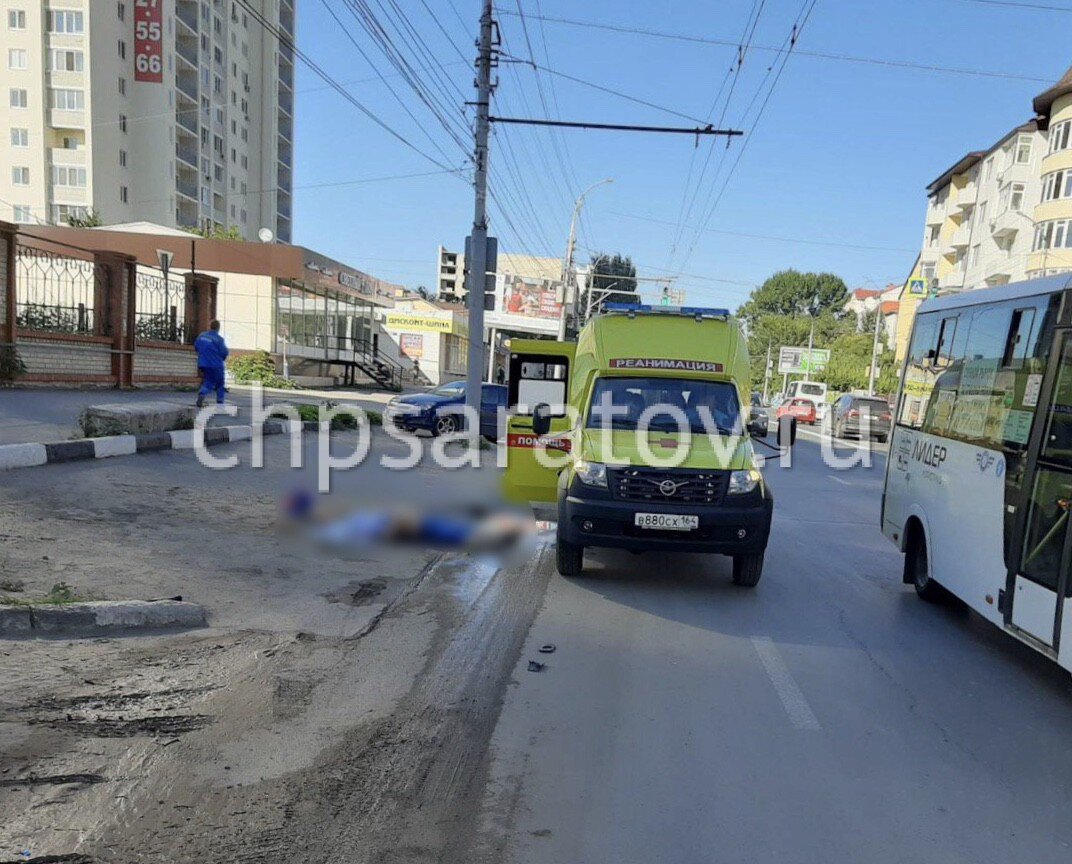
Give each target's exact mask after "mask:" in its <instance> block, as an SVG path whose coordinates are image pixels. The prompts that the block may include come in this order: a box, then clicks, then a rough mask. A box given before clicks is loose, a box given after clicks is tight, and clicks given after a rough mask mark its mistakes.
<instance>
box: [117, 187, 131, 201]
mask: <svg viewBox="0 0 1072 864" xmlns="http://www.w3.org/2000/svg"><path fill="white" fill-rule="evenodd" d="M119 200H120V201H122V202H123V203H124V204H126V203H127V202H128V201H129V200H130V191H129V190H128V189H127V187H126V186H120V187H119Z"/></svg>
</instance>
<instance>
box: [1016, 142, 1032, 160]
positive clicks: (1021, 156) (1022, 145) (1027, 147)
mask: <svg viewBox="0 0 1072 864" xmlns="http://www.w3.org/2000/svg"><path fill="white" fill-rule="evenodd" d="M1030 161H1031V136H1030V135H1021V136H1020V137H1019V138H1017V139H1016V164H1017V165H1026V164H1027V163H1028V162H1030Z"/></svg>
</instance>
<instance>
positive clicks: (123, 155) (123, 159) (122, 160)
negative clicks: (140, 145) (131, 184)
mask: <svg viewBox="0 0 1072 864" xmlns="http://www.w3.org/2000/svg"><path fill="white" fill-rule="evenodd" d="M119 167H120V168H126V167H127V151H126V150H120V151H119Z"/></svg>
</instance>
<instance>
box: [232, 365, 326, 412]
mask: <svg viewBox="0 0 1072 864" xmlns="http://www.w3.org/2000/svg"><path fill="white" fill-rule="evenodd" d="M228 365H229V366H230V367H231V374H232V375H234V379H235V381H236V382H237V383H239V384H254V383H260V384H261V385H262V386H264V387H275V388H276V389H279V390H297V389H298V385H297V384H295V383H294V382H293V381H290V380H289V379H287V378H284V377H283V376H282V375H279V374H278V373H277V372H276V371H275V364H274V363H273V362H272V358H271V357H270V356H269V355H268V352H267V351H255V352H253V353H252V354H244V355H243V356H241V357H235V358H234V359H233V360H231V362H230V363H229V364H228ZM310 407H314V408H315V407H316V406H310Z"/></svg>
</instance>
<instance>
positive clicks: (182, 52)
mask: <svg viewBox="0 0 1072 864" xmlns="http://www.w3.org/2000/svg"><path fill="white" fill-rule="evenodd" d="M175 53H176V54H177V55H178V56H179V57H181V58H182V59H183V60H185V61H186V62H187V63H189V64H190V65H191V66H192V67H193V68H194V72H195V73H196V72H197V40H196V39H185V38H183V36H182V33H179V38H177V39H176V40H175Z"/></svg>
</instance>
